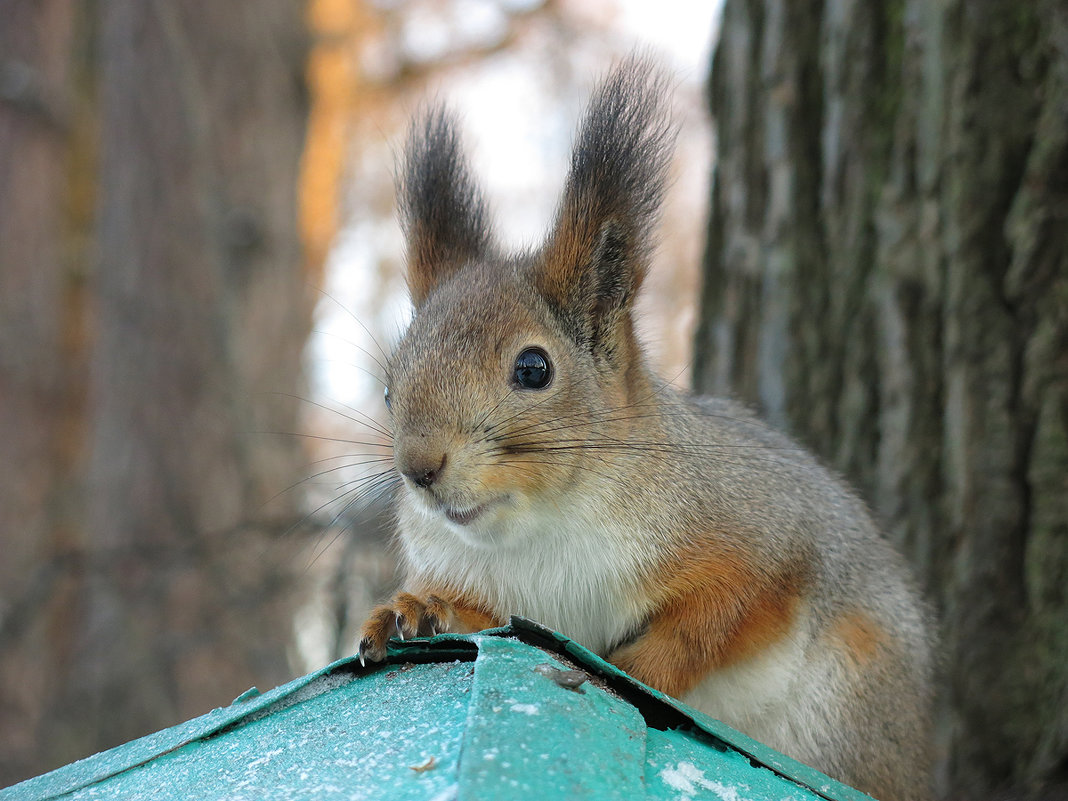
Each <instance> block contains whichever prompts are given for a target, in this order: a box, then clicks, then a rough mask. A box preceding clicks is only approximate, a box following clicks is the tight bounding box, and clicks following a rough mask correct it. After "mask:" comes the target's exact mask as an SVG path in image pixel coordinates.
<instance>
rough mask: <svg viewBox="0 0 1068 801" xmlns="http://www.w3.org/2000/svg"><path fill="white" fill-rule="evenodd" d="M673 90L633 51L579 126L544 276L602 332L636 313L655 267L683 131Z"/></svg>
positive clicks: (553, 291) (557, 295)
mask: <svg viewBox="0 0 1068 801" xmlns="http://www.w3.org/2000/svg"><path fill="white" fill-rule="evenodd" d="M670 94H671V92H670V85H669V81H668V79H667V78H666V77H665V75H664V74H663V73H662V72H661V71H660V70H658V69H657V68H656V67H655V66H654V65H653V64H652V62H650V61H649V60H647V59H643V58H641V57H631V58H629V59H627V60H626V61H624V62H622V63H621V64H620V65H619V66H617V67H616V68H615V69H614V70H613V71H612V72H611V73H610V74H609V75H608V78H607V79H606V80H605V81H604V82H603V83H602V84H601V86H600V88H599V89H598V91H597V92H596V94H595V95H594V97H593V99H592V100H591V101H590V104H589V107H588V108H587V110H586V114H585V117H584V118H583V121H582V125H581V127H580V129H579V135H578V138H577V140H576V143H575V147H574V150H573V152H572V155H571V168H570V171H569V173H568V178H567V183H566V185H565V187H564V195H563V199H562V200H561V203H560V207H559V210H558V212H557V220H556V224H555V227H554V229H553V232H552V234H551V236H550V239H549V242H548V243H547V245H546V247H545V249H544V250H543V252H542V254H541V260H540V265H539V268H538V273H537V276H536V279H537V281H538V285H539V288H540V289H541V290H542V292H543V293H544V294H545V295H546V296H547V297H548V298H549V299H550V300H551V301H552V302H553V304H554V305H556V306H557V307H559V308H562V309H564V310H566V311H568V312H569V313H571V314H572V315H573V316H577V317H579V318H586V319H582V320H580V323H581V325H582V327H583V328H584V330H586V331H587V332H588V333H589V334H590V336H591V337H594V338H596V337H597V336H599V335H604V334H607V333H608V331H607V328H609V327H610V326H611V325H615V324H616V323H618V321H619V319H621V316H623V315H625V314H628V313H629V310H630V306H631V304H632V303H633V300H634V297H635V295H636V294H637V291H638V289H639V287H640V286H641V283H642V280H643V279H644V277H645V273H646V270H647V268H648V256H649V251H650V250H651V249H652V231H653V228H654V227H655V225H656V222H657V217H658V215H659V211H660V205H661V202H662V200H663V196H664V189H665V185H666V182H667V171H668V166H669V164H670V162H671V156H672V151H673V148H674V143H675V136H676V127H675V125H674V124H673V123H672V122H671V118H670V114H669V110H668V99H669V97H670ZM598 332H600V333H598Z"/></svg>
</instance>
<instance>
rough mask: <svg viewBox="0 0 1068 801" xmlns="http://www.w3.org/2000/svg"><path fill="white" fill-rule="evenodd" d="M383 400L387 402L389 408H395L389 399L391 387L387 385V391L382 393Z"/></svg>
mask: <svg viewBox="0 0 1068 801" xmlns="http://www.w3.org/2000/svg"><path fill="white" fill-rule="evenodd" d="M382 400H384V401H385V402H386V408H387V409H392V408H393V403H392V402H391V401H390V399H389V387H386V391H385V392H383V393H382Z"/></svg>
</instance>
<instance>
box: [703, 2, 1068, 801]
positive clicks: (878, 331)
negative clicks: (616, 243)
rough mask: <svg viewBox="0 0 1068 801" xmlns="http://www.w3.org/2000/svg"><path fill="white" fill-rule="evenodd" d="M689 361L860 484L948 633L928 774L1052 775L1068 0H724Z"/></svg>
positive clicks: (1062, 477) (1015, 784)
mask: <svg viewBox="0 0 1068 801" xmlns="http://www.w3.org/2000/svg"><path fill="white" fill-rule="evenodd" d="M711 81H712V83H711V105H712V110H713V114H714V116H715V120H716V127H717V141H718V162H717V171H716V179H715V184H714V189H713V196H712V216H711V221H710V226H709V242H708V250H707V254H706V260H705V283H704V289H703V297H702V321H701V325H700V327H699V331H698V335H697V350H698V361H697V365H696V370H695V383H696V386H697V388H698V389H700V390H702V391H706V392H715V393H720V394H735V395H739V396H741V397H743V398H745V399H747V400H748V401H750V402H751V403H753V404H755V405H757V406H759V407H760V408H761V409H762V410H763V411H764V413H765V414H766V415H767V416H768V417H769V418H770V419H771V420H772V421H774V422H775V423H777V424H780V425H782V426H784V427H786V428H788V429H790V430H791V431H792V432H793V433H794V434H796V435H797V436H798V437H799V438H801V439H802V440H803V441H805V442H807V443H808V444H809V445H811V446H812V447H814V448H815V449H816V450H817V451H818V452H819V453H821V454H822V456H823V458H824V459H825V460H826V461H827V462H828V463H830V464H832V465H833V466H835V467H836V468H837V469H839V470H840V471H842V472H843V473H845V474H847V475H848V476H849V477H850V478H851V479H852V480H853V481H854V482H855V483H856V484H858V485H859V487H860V488H861V490H862V492H863V494H865V495H866V497H867V498H868V500H869V501H870V503H871V504H872V506H873V507H874V509H875V512H876V513H877V516H878V517H879V518H881V520H882V521H883V522H884V524H885V526H886V529H887V531H888V534H889V536H890V537H891V539H892V540H893V541H894V542H896V543H897V545H898V546H900V548H901V549H902V550H903V551H904V552H905V553H906V554H907V555H908V556H909V557H910V558H911V560H912V562H913V564H914V565H915V567H916V571H917V574H918V575H919V577H920V578H921V580H922V582H923V583H924V585H925V587H926V589H927V591H928V594H929V597H930V598H931V599H932V601H933V602H934V605H935V606H936V607H937V609H938V610H939V613H940V615H941V620H942V627H943V632H944V637H943V639H944V643H943V645H944V650H945V665H946V667H945V671H944V672H945V676H944V681H943V688H942V700H941V702H940V709H939V719H940V729H939V743H938V750H937V754H936V756H937V757H938V759H939V761H940V763H941V766H942V768H941V772H940V776H939V780H940V784H941V787H942V791H943V793H944V794H946V795H949V796H951V797H958V796H959V797H963V798H977V797H982V795H983V794H984V793H986V792H988V791H992V790H994V789H1010V790H1011V791H1013V792H1016V793H1038V792H1039V791H1041V790H1043V789H1044V788H1049V787H1052V786H1055V785H1056V786H1060V785H1061V784H1063V783H1065V782H1068V8H1066V6H1065V4H1064V2H1063V0H1051V1H1050V2H1042V1H1041V0H1039V1H1038V2H1035V1H1033V0H1029V1H1028V2H1020V1H1019V0H989V1H987V2H971V1H970V0H957V1H956V2H952V1H950V0H937V1H935V2H926V1H925V0H898V1H897V2H891V1H890V0H879V2H871V3H861V2H856V1H855V0H829V1H828V2H817V1H816V0H802V1H799V2H787V0H727V2H726V6H725V10H724V19H723V27H722V33H721V40H720V44H719V46H718V49H717V52H716V55H715V60H714V62H713V67H712V76H711Z"/></svg>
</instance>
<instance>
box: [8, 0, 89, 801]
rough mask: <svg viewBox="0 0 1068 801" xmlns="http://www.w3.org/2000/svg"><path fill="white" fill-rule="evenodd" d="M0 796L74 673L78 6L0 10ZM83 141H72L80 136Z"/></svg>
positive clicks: (28, 4)
mask: <svg viewBox="0 0 1068 801" xmlns="http://www.w3.org/2000/svg"><path fill="white" fill-rule="evenodd" d="M0 20H2V21H3V22H2V23H0V786H3V785H6V784H8V783H9V781H10V780H12V779H15V778H18V777H20V776H23V775H25V773H26V772H27V771H29V770H31V769H32V768H33V767H35V766H38V765H43V763H42V762H36V761H35V759H36V757H37V754H38V753H39V751H40V750H41V743H40V742H39V740H38V732H39V731H40V728H41V725H42V714H43V712H44V707H45V705H46V699H47V698H48V697H49V696H50V695H51V694H53V693H54V692H55V691H56V688H57V687H58V686H59V684H60V683H61V682H62V679H63V675H64V673H63V671H65V670H66V669H67V668H68V667H69V650H70V649H69V647H68V643H69V641H70V639H71V638H72V636H73V631H72V629H71V627H70V625H69V615H68V611H69V608H70V604H71V603H72V598H73V595H72V593H73V590H74V589H75V578H74V577H75V574H76V567H77V560H76V546H77V540H78V533H77V528H78V526H79V521H78V519H77V515H76V514H75V512H74V508H75V506H76V503H77V499H78V496H77V481H78V475H77V474H78V471H79V469H80V465H79V460H80V453H81V444H82V442H83V439H84V434H83V429H84V409H83V395H84V384H85V331H84V320H83V318H84V307H85V293H84V291H83V282H84V269H82V264H81V263H80V259H79V257H82V256H84V248H83V247H82V244H81V239H80V234H83V233H84V229H85V220H84V219H80V220H79V219H77V218H76V215H77V212H78V211H81V210H80V209H78V208H77V206H78V199H79V192H78V188H77V185H78V183H79V182H80V181H81V180H82V179H83V178H84V169H83V168H84V160H85V155H86V154H85V145H86V137H85V136H84V131H78V128H79V126H78V123H79V122H80V120H79V118H78V112H79V105H78V103H77V102H76V97H75V91H74V87H75V85H76V83H77V75H76V73H77V68H76V67H77V64H76V62H77V58H76V52H77V48H76V45H75V40H76V33H75V32H76V29H78V28H79V24H80V22H82V20H80V19H79V14H78V13H77V6H76V5H75V4H74V3H72V2H70V1H69V0H0ZM79 134H81V135H79Z"/></svg>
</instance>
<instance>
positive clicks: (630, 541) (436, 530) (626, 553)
mask: <svg viewBox="0 0 1068 801" xmlns="http://www.w3.org/2000/svg"><path fill="white" fill-rule="evenodd" d="M603 518H604V516H603V515H593V514H584V513H583V510H582V509H575V508H571V509H567V510H563V509H559V508H554V509H553V510H552V511H551V512H550V513H547V514H525V515H523V516H512V517H511V519H510V520H509V521H508V523H507V525H506V526H504V528H505V529H507V533H506V535H505V536H502V537H500V538H499V539H498V540H497V541H495V542H494V543H493V544H486V543H485V542H481V543H472V542H471V541H469V540H468V538H466V537H464V536H462V532H459V531H458V530H457V529H456V528H455V527H454V526H452V525H451V524H449V523H448V522H446V521H445V520H444V519H443V517H442V516H441V515H439V514H434V513H428V512H426V511H425V510H423V509H421V508H415V507H414V506H409V507H408V508H407V509H405V508H404V507H403V506H402V510H401V540H402V543H403V545H404V549H405V555H406V557H407V561H408V564H409V567H410V569H411V570H412V572H413V574H414V575H416V576H422V577H426V578H427V579H429V580H430V581H432V582H440V583H445V584H448V585H450V586H453V587H457V588H458V589H460V590H462V591H466V592H470V593H472V594H473V595H475V596H477V597H480V598H483V599H485V600H486V601H487V602H488V603H489V604H490V606H491V608H492V610H493V611H494V613H496V614H497V615H498V616H500V617H502V618H507V617H508V616H509V615H513V614H515V615H522V616H523V617H528V618H531V619H532V620H535V621H537V622H539V623H542V624H543V625H545V626H548V627H549V628H552V629H554V630H556V631H559V632H560V633H562V634H565V635H567V636H568V637H571V638H572V639H574V640H576V641H578V642H579V643H581V644H582V645H584V646H585V647H587V648H589V649H590V650H592V651H594V652H596V653H598V654H601V655H604V654H605V653H606V652H607V650H608V648H609V647H610V646H611V645H613V644H614V643H616V642H618V641H619V640H620V639H621V638H622V637H623V636H624V635H625V634H627V632H628V631H630V630H632V629H633V628H634V627H635V626H636V625H638V624H639V623H640V621H641V620H642V619H643V617H644V616H645V614H646V613H647V612H648V611H649V610H648V609H646V608H645V606H644V605H643V604H642V602H641V600H640V598H639V597H638V596H639V593H638V592H636V591H635V589H636V584H637V580H638V576H639V575H640V571H641V570H642V568H643V567H647V566H648V565H649V564H650V561H651V559H652V558H653V557H652V554H651V553H650V548H649V547H648V542H649V540H648V539H647V538H646V539H644V542H643V535H642V533H641V532H639V531H636V530H635V528H634V527H633V526H626V525H624V524H622V523H618V522H611V521H610V522H606V521H605V520H604V519H603Z"/></svg>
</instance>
